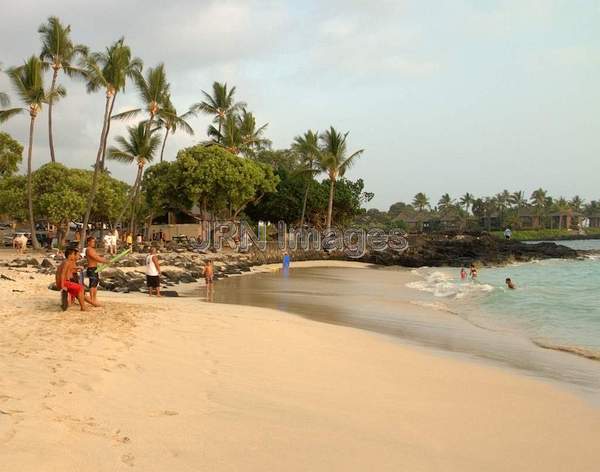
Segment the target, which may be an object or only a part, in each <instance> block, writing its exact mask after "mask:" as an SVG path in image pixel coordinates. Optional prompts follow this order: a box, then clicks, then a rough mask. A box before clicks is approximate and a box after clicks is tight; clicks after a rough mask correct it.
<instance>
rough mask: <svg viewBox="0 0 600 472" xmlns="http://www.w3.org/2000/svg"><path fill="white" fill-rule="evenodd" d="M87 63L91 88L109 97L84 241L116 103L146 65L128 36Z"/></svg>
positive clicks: (85, 223) (84, 229) (105, 104)
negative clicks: (127, 42) (134, 55)
mask: <svg viewBox="0 0 600 472" xmlns="http://www.w3.org/2000/svg"><path fill="white" fill-rule="evenodd" d="M85 67H86V75H87V77H88V84H87V90H88V92H95V91H98V90H104V91H105V96H106V100H105V103H104V117H103V121H102V131H101V132H100V143H99V144H98V151H97V152H96V162H95V164H94V176H93V179H92V187H91V189H90V192H89V195H88V200H87V206H86V212H85V216H84V219H83V232H84V234H83V236H84V237H82V238H81V240H82V241H84V240H85V232H86V231H87V227H88V223H89V219H90V214H91V212H92V208H93V206H94V199H95V198H96V191H97V188H98V179H99V174H100V173H101V172H103V171H104V170H105V165H104V155H105V151H106V143H107V141H108V134H109V131H110V116H111V114H112V110H113V107H114V105H115V100H116V98H117V94H118V93H119V92H120V91H122V90H124V89H125V84H126V82H127V79H128V78H131V77H133V76H134V74H136V73H137V72H139V70H140V69H141V68H142V61H141V60H140V59H138V58H132V57H131V49H130V48H129V46H126V45H125V42H124V39H123V38H121V39H119V40H118V41H116V42H115V43H113V44H112V45H111V46H110V47H108V48H106V51H105V52H97V53H93V54H91V55H90V56H89V57H88V58H87V59H86V63H85Z"/></svg>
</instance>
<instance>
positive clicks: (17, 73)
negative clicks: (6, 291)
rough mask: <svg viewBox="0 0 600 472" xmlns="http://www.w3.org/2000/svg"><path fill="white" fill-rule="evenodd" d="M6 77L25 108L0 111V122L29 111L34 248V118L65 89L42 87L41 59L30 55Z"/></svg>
mask: <svg viewBox="0 0 600 472" xmlns="http://www.w3.org/2000/svg"><path fill="white" fill-rule="evenodd" d="M7 73H8V77H9V78H10V81H11V82H12V84H13V86H14V88H15V90H16V92H17V95H18V96H19V98H20V99H21V101H22V102H23V104H24V105H26V108H11V109H8V110H2V111H0V123H2V122H4V121H6V120H8V119H9V118H11V117H12V116H15V115H17V114H19V113H23V112H29V117H30V120H29V145H28V149H27V203H28V206H29V224H30V226H31V244H32V245H33V247H34V248H35V249H38V248H39V243H38V241H37V236H36V231H35V219H34V216H33V198H32V195H31V167H32V159H33V132H34V128H35V119H36V117H37V116H38V114H39V112H40V111H41V110H42V105H43V104H44V103H48V102H49V101H50V99H51V97H52V98H56V97H62V96H64V95H65V93H66V92H65V90H64V89H63V88H62V87H61V86H58V87H56V88H55V90H54V91H53V92H50V91H47V90H45V89H44V74H43V67H42V61H40V59H38V58H37V57H35V56H31V57H30V58H29V59H28V60H27V62H25V64H24V65H22V66H20V67H12V68H10V69H9V70H8V72H7Z"/></svg>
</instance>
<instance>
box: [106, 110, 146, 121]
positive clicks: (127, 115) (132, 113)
mask: <svg viewBox="0 0 600 472" xmlns="http://www.w3.org/2000/svg"><path fill="white" fill-rule="evenodd" d="M141 112H142V109H141V108H135V109H133V110H127V111H124V112H122V113H117V114H116V115H113V116H111V117H110V119H111V120H130V119H132V118H135V117H136V116H138V115H139V114H140V113H141Z"/></svg>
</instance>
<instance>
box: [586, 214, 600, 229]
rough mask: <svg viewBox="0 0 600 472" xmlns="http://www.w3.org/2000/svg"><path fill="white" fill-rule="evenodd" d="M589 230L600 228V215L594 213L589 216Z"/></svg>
mask: <svg viewBox="0 0 600 472" xmlns="http://www.w3.org/2000/svg"><path fill="white" fill-rule="evenodd" d="M587 220H588V222H589V223H588V228H600V213H592V214H590V215H588V216H587Z"/></svg>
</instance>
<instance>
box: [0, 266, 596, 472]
mask: <svg viewBox="0 0 600 472" xmlns="http://www.w3.org/2000/svg"><path fill="white" fill-rule="evenodd" d="M0 272H2V273H3V272H4V270H3V269H0ZM29 277H33V278H29ZM15 278H16V279H17V282H16V283H13V282H9V281H2V282H0V294H1V295H2V296H3V297H4V298H5V300H7V301H10V303H5V304H3V306H2V307H1V308H0V324H1V325H2V327H3V329H2V331H1V332H0V341H1V342H0V361H1V362H2V364H3V365H4V366H5V372H6V375H5V376H3V377H2V378H1V379H0V410H1V411H2V414H0V446H1V447H0V460H1V461H2V463H3V464H5V467H6V468H7V470H17V469H18V470H23V471H34V470H36V471H37V470H40V460H41V459H40V458H41V457H43V458H44V459H43V461H44V464H45V466H46V467H47V468H48V470H50V469H52V470H68V469H76V470H92V471H102V472H104V471H111V472H112V471H120V470H131V469H132V467H133V468H138V469H139V470H144V471H155V470H156V471H159V470H160V471H162V470H196V469H198V468H202V469H206V470H217V471H229V470H249V471H255V470H256V471H259V470H281V469H286V470H291V471H296V470H297V471H300V470H364V469H365V468H367V467H371V468H372V467H375V468H376V469H377V470H390V471H391V470H399V468H403V469H409V470H422V471H434V470H440V467H441V468H443V469H444V470H450V471H453V470H456V471H458V470H460V471H470V470H473V471H475V470H477V471H478V470H491V471H495V470H497V471H504V470H507V469H510V468H513V469H515V470H516V469H527V470H544V471H548V470H557V471H558V470H564V469H565V468H570V469H572V470H581V471H584V470H590V471H591V470H594V469H595V467H596V465H597V461H598V460H599V459H600V452H599V451H598V450H597V447H596V445H597V442H598V440H600V432H599V431H600V429H599V426H600V410H598V409H596V408H593V407H592V406H590V405H588V404H587V403H586V402H584V401H583V400H582V399H580V398H579V397H577V396H576V395H574V394H572V393H569V392H567V391H563V390H561V389H559V388H558V387H554V386H551V385H549V384H547V383H545V382H541V381H538V380H535V379H531V378H527V377H525V376H519V375H517V374H514V373H512V372H508V371H506V370H504V369H500V368H497V367H493V366H489V365H485V364H483V363H480V362H469V361H468V360H457V359H454V358H451V357H446V356H439V355H437V354H436V353H435V352H431V351H430V350H428V349H417V348H415V347H412V346H407V345H403V344H400V343H396V342H392V341H390V340H389V339H385V338H384V337H382V336H373V335H372V334H370V333H367V332H363V331H361V330H358V329H354V328H348V327H343V326H335V325H329V324H325V323H314V322H312V321H309V320H306V319H303V318H302V317H298V316H282V313H281V312H279V311H276V310H271V309H265V308H256V307H247V306H238V305H225V304H207V303H205V304H198V303H197V302H196V301H195V300H193V299H188V298H180V299H178V298H164V299H156V298H150V297H148V296H147V295H141V294H129V295H123V294H116V293H111V292H103V293H102V294H101V300H102V301H104V303H105V307H104V308H100V309H97V310H94V311H92V312H88V313H81V312H79V311H78V310H76V309H75V308H72V309H70V310H69V311H67V312H65V313H63V312H61V311H60V309H59V307H58V300H57V297H56V292H50V291H48V290H47V282H48V279H49V278H48V277H43V276H40V275H38V274H32V275H29V274H28V273H27V272H21V271H19V272H16V271H15ZM16 287H19V289H23V290H26V291H27V292H26V293H21V292H12V289H13V288H16ZM490 436H492V437H494V441H490V440H489V438H490ZM332 443H335V444H336V447H335V448H332V447H331V444H332ZM550 445H552V447H549V446H550ZM64 448H68V449H69V453H68V454H65V453H64V452H63V451H64ZM542 448H543V450H544V451H545V452H544V454H540V453H539V451H541V450H542ZM442 464H443V465H442Z"/></svg>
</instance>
